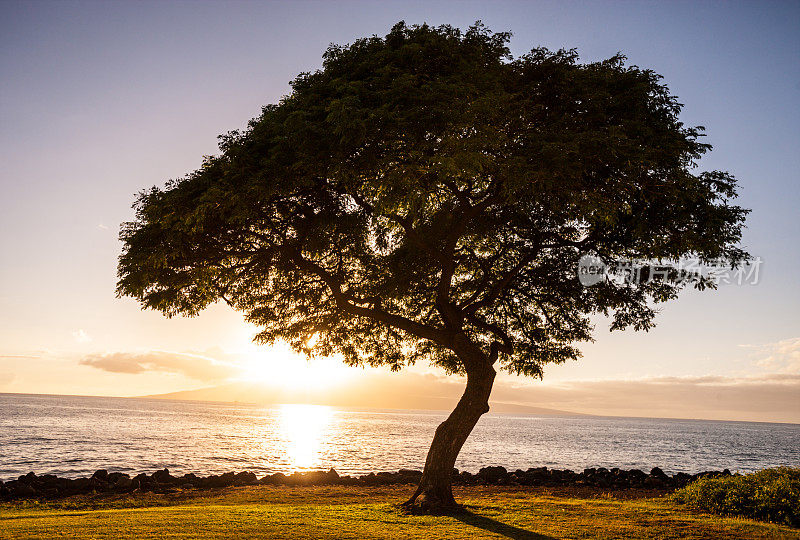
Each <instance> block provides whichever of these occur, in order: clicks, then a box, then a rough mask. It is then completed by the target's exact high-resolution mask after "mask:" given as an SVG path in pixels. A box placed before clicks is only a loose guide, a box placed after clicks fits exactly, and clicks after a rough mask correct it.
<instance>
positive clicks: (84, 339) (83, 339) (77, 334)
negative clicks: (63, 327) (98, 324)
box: [72, 329, 92, 343]
mask: <svg viewBox="0 0 800 540" xmlns="http://www.w3.org/2000/svg"><path fill="white" fill-rule="evenodd" d="M72 337H73V338H74V339H75V341H77V342H78V343H89V342H90V341H92V338H91V336H90V335H89V334H87V333H86V331H84V330H83V329H78V330H75V331H74V332H72Z"/></svg>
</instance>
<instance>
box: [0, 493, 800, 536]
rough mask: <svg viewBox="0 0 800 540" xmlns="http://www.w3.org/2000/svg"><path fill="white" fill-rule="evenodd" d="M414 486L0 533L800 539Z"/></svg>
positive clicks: (191, 497)
mask: <svg viewBox="0 0 800 540" xmlns="http://www.w3.org/2000/svg"><path fill="white" fill-rule="evenodd" d="M411 490H412V486H390V487H384V488H365V487H335V486H331V487H301V488H291V487H268V486H264V487H254V488H232V489H227V490H222V491H218V492H192V491H188V492H178V493H174V494H169V495H154V494H145V495H136V496H117V497H102V498H92V497H73V498H69V499H65V500H62V501H55V502H49V503H41V504H38V503H35V502H24V503H15V504H11V503H6V504H3V505H0V538H232V537H235V538H401V539H404V540H405V539H411V538H430V539H433V538H436V539H440V538H715V539H716V538H799V539H800V531H798V530H796V529H790V528H788V527H785V526H781V525H776V524H769V523H761V522H756V521H749V520H746V519H741V518H730V517H719V516H712V515H708V514H699V513H692V512H689V511H687V510H686V508H685V507H682V506H680V505H678V504H676V503H675V502H672V501H671V500H669V499H668V498H666V497H658V498H647V497H642V496H641V495H639V496H637V495H636V494H634V495H633V496H632V498H627V499H623V498H619V497H620V496H621V495H622V494H620V493H617V494H615V495H614V496H613V497H612V496H610V495H606V494H603V493H601V492H599V491H591V490H583V491H579V490H571V491H569V490H568V491H562V492H554V491H551V490H547V489H544V488H538V489H523V488H500V487H472V488H462V489H457V497H458V498H459V500H460V501H462V502H464V503H465V504H466V505H467V508H468V510H469V511H470V512H469V513H467V514H464V515H458V516H408V515H404V514H403V513H401V512H400V511H399V510H398V508H397V506H396V504H397V503H398V502H400V501H402V500H403V499H404V497H407V496H408V495H409V494H410V491H411Z"/></svg>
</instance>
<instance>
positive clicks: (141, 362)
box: [80, 351, 241, 382]
mask: <svg viewBox="0 0 800 540" xmlns="http://www.w3.org/2000/svg"><path fill="white" fill-rule="evenodd" d="M80 364H81V365H84V366H90V367H93V368H97V369H101V370H103V371H108V372H111V373H126V374H137V373H145V372H149V371H155V372H162V373H177V374H180V375H185V376H186V377H189V378H192V379H196V380H200V381H205V382H214V381H217V382H218V381H224V380H226V379H229V378H231V377H234V376H236V375H239V374H240V373H241V368H240V367H239V366H236V365H234V364H229V363H226V362H220V361H218V360H216V359H214V358H211V357H208V356H203V355H199V354H194V353H181V352H169V351H149V352H144V353H128V352H116V353H106V354H91V355H88V356H85V357H84V358H82V359H81V360H80Z"/></svg>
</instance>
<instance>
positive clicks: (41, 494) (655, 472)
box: [0, 467, 731, 501]
mask: <svg viewBox="0 0 800 540" xmlns="http://www.w3.org/2000/svg"><path fill="white" fill-rule="evenodd" d="M730 475H731V472H730V471H729V470H728V469H725V470H724V471H706V472H701V473H698V474H687V473H682V472H679V473H677V474H674V475H672V476H670V475H668V474H665V473H664V472H663V471H662V470H661V469H659V468H658V467H654V468H653V469H652V470H651V471H650V473H646V472H644V471H641V470H639V469H631V470H622V469H617V468H613V469H606V468H604V467H600V468H597V469H585V470H584V471H583V472H574V471H571V470H559V469H548V468H547V467H537V468H531V469H528V470H525V471H523V470H521V469H517V470H515V471H508V470H506V469H505V467H484V468H483V469H481V470H480V471H479V472H478V473H476V474H472V473H469V472H466V471H458V470H457V469H454V470H453V484H454V485H465V486H474V485H495V486H590V487H598V488H606V489H615V490H616V489H630V488H647V489H658V490H665V491H671V490H674V489H677V488H681V487H683V486H685V485H687V484H689V483H690V482H692V481H694V480H696V479H698V478H700V477H704V476H715V477H716V476H730ZM421 476H422V471H418V470H410V469H401V470H399V471H397V472H379V473H370V474H366V475H363V476H340V475H339V474H338V473H337V472H336V471H335V470H333V469H331V470H329V471H327V472H326V471H311V472H302V473H301V472H295V473H292V474H290V475H285V474H283V473H275V474H270V475H267V476H264V477H263V478H258V476H257V475H256V474H255V473H253V472H247V471H245V472H239V473H233V472H229V473H225V474H221V475H210V476H205V477H203V476H197V475H195V474H184V475H182V476H173V475H172V474H170V472H169V470H168V469H162V470H160V471H156V472H154V473H152V474H145V473H142V474H139V475H136V476H134V477H131V476H130V475H128V474H125V473H119V472H112V473H109V472H108V471H106V470H99V471H96V472H95V473H94V474H93V475H92V476H91V477H88V478H86V477H84V478H74V479H70V478H60V477H58V476H55V475H52V474H44V475H38V476H37V475H36V474H34V473H32V472H31V473H28V474H26V475H23V476H20V477H19V478H18V479H17V480H11V481H8V482H2V481H0V500H4V501H10V500H18V499H56V498H62V497H68V496H71V495H79V494H93V493H133V492H155V493H170V492H174V491H177V490H179V489H183V490H187V489H194V490H209V489H218V488H225V487H230V486H255V485H283V486H319V485H344V486H353V485H355V486H381V485H389V484H417V483H418V482H419V479H420V477H421Z"/></svg>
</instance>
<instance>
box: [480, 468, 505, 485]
mask: <svg viewBox="0 0 800 540" xmlns="http://www.w3.org/2000/svg"><path fill="white" fill-rule="evenodd" d="M477 476H478V478H480V479H481V480H483V481H484V482H486V483H488V484H496V483H497V481H498V480H500V479H501V478H507V477H508V471H507V470H506V468H505V467H484V468H482V469H481V470H480V471H478V474H477Z"/></svg>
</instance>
